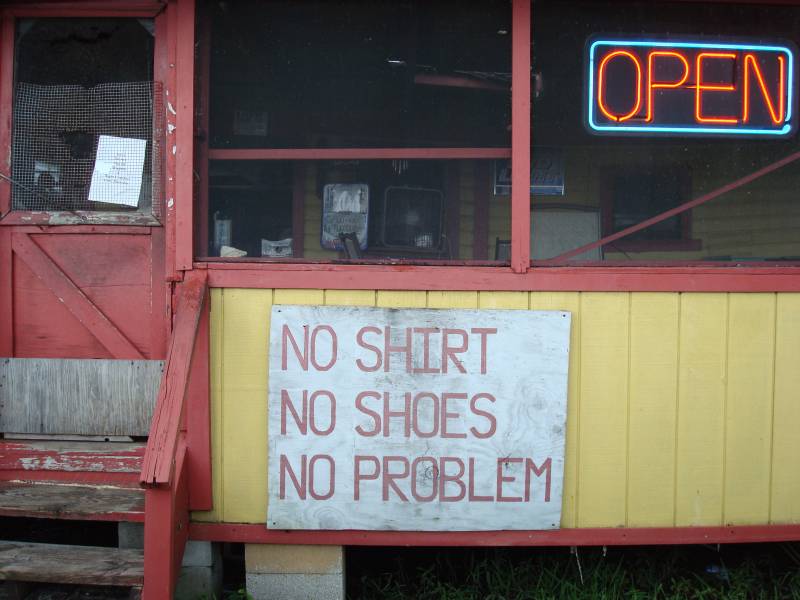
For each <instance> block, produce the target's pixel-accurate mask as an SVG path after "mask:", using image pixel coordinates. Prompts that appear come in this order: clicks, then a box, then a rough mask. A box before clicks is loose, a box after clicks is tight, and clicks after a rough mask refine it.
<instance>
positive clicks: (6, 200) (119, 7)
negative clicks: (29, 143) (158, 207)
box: [0, 0, 167, 227]
mask: <svg viewBox="0 0 800 600" xmlns="http://www.w3.org/2000/svg"><path fill="white" fill-rule="evenodd" d="M103 17H126V18H143V19H154V20H155V25H156V36H155V48H154V53H153V54H154V56H153V62H154V73H155V78H156V80H158V81H162V80H163V79H164V76H165V75H166V74H167V69H166V56H165V55H166V47H165V44H164V41H165V35H164V34H165V28H164V22H163V21H164V19H165V14H164V4H163V3H161V2H158V1H157V0H116V1H115V2H105V3H101V2H97V1H91V0H84V1H78V2H70V3H64V2H58V1H49V2H35V3H34V2H19V1H18V2H10V3H8V4H6V5H4V6H2V7H0V115H3V117H2V118H0V165H4V169H3V171H10V165H11V137H12V114H13V104H14V61H15V52H16V48H15V36H16V21H17V20H18V19H24V18H103ZM159 21H161V23H159ZM66 212H69V213H72V212H74V213H75V218H74V219H73V218H70V217H69V216H66V217H65V218H63V219H61V218H60V219H58V220H53V219H52V218H51V214H50V212H48V211H24V210H14V209H13V208H12V206H11V187H10V184H9V182H8V181H5V180H3V179H2V178H0V226H8V225H56V224H57V225H81V224H86V223H89V224H92V225H134V226H136V225H139V226H149V227H152V226H159V225H161V224H162V222H161V221H160V220H159V219H158V218H156V216H155V215H154V214H152V213H143V212H131V213H116V212H109V211H66Z"/></svg>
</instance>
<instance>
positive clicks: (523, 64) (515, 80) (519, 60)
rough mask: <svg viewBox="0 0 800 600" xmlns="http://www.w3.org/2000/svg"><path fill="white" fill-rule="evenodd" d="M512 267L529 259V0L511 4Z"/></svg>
mask: <svg viewBox="0 0 800 600" xmlns="http://www.w3.org/2000/svg"><path fill="white" fill-rule="evenodd" d="M511 21H512V26H511V269H512V270H513V271H514V272H515V273H525V272H526V271H527V270H528V267H529V266H530V259H531V254H530V253H531V246H530V244H531V221H530V213H531V199H530V198H531V197H530V189H531V1H530V0H513V3H512V6H511Z"/></svg>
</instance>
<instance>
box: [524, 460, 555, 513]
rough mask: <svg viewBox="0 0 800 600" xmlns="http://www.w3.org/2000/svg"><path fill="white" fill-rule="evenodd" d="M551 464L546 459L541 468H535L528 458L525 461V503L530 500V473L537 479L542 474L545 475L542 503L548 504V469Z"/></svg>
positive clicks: (549, 476) (549, 475) (534, 464)
mask: <svg viewBox="0 0 800 600" xmlns="http://www.w3.org/2000/svg"><path fill="white" fill-rule="evenodd" d="M552 463H553V461H552V460H551V459H550V458H549V457H548V458H547V460H545V461H544V462H543V463H542V466H541V467H537V466H536V463H535V462H533V461H532V460H531V459H530V458H526V459H525V502H528V501H529V500H530V499H531V472H533V474H534V475H536V476H537V477H541V476H542V473H546V475H545V479H544V501H545V502H550V479H551V474H550V467H551V465H552Z"/></svg>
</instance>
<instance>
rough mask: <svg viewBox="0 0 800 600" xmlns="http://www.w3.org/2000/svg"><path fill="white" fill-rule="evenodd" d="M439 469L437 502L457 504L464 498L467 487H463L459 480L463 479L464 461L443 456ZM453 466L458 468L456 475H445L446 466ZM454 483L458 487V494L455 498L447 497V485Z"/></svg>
mask: <svg viewBox="0 0 800 600" xmlns="http://www.w3.org/2000/svg"><path fill="white" fill-rule="evenodd" d="M440 462H441V468H440V469H439V501H440V502H458V501H460V500H463V499H464V496H466V494H467V486H466V485H464V482H463V481H462V480H461V478H462V477H464V461H463V460H461V459H460V458H456V457H452V456H443V457H442V458H441V459H440ZM448 463H450V464H455V465H457V466H458V472H457V473H456V474H454V475H453V474H451V475H448V474H447V464H448ZM448 483H454V484H456V486H458V489H459V492H458V494H456V495H455V496H448V495H447V493H446V491H447V489H446V488H447V484H448Z"/></svg>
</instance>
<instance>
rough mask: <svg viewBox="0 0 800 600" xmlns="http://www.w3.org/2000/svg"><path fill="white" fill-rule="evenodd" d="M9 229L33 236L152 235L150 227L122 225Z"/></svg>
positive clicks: (32, 226)
mask: <svg viewBox="0 0 800 600" xmlns="http://www.w3.org/2000/svg"><path fill="white" fill-rule="evenodd" d="M13 214H14V215H16V214H18V213H16V212H15V213H13ZM7 229H8V230H9V231H13V232H15V233H25V234H32V235H39V234H47V235H61V234H66V235H95V234H97V235H150V228H149V227H138V226H136V227H123V226H120V225H16V226H14V227H9V228H7Z"/></svg>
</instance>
